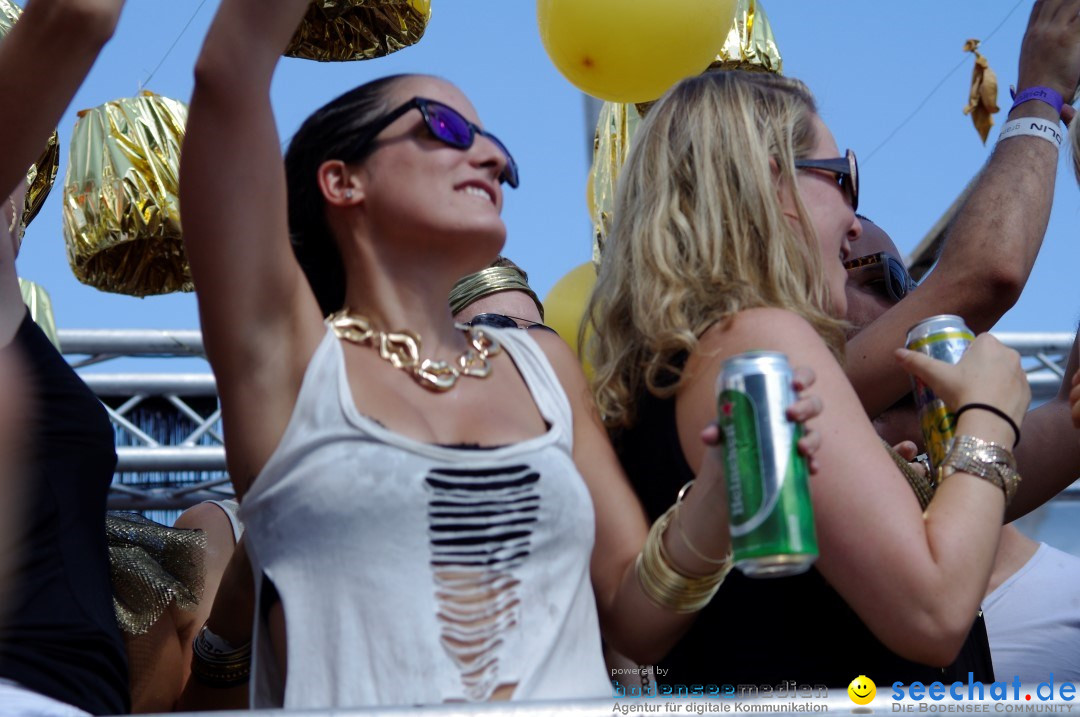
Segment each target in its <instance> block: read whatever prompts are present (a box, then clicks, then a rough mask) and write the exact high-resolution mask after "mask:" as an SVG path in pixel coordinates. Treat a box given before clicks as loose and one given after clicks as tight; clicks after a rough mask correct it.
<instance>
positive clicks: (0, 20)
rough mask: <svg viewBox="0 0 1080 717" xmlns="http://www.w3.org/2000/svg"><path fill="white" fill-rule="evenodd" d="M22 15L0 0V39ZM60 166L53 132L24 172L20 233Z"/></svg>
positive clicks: (58, 139)
mask: <svg viewBox="0 0 1080 717" xmlns="http://www.w3.org/2000/svg"><path fill="white" fill-rule="evenodd" d="M21 15H22V8H20V7H19V6H18V5H16V4H15V3H13V2H11V0H0V38H3V37H4V36H6V35H7V34H8V33H9V32H11V28H12V27H14V26H15V23H16V21H18V19H19V17H20V16H21ZM59 166H60V137H59V136H58V135H57V133H56V132H55V131H54V132H53V133H52V136H51V137H50V138H49V141H48V142H47V143H46V145H45V150H44V151H43V152H42V153H41V156H39V157H38V159H37V161H36V162H34V163H33V164H32V165H30V168H29V169H28V170H26V185H27V190H26V199H25V201H24V202H23V210H22V218H21V227H20V232H21V231H23V230H25V229H26V227H27V226H28V225H29V224H30V222H31V221H33V219H34V217H36V216H37V214H38V212H39V211H40V210H41V205H42V204H44V203H45V198H46V197H48V196H49V192H50V191H52V188H53V183H54V182H55V181H56V171H57V169H58V168H59Z"/></svg>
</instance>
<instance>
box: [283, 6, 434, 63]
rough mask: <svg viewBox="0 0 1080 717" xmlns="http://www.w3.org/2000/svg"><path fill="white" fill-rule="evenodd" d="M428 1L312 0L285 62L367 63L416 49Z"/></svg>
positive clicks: (424, 23) (290, 45)
mask: <svg viewBox="0 0 1080 717" xmlns="http://www.w3.org/2000/svg"><path fill="white" fill-rule="evenodd" d="M430 18H431V0H312V3H311V8H310V9H309V10H308V13H307V15H306V16H305V17H304V21H303V22H302V23H301V24H300V27H299V28H298V29H297V31H296V35H294V36H293V39H292V42H291V43H290V44H289V47H288V48H287V49H286V50H285V56H286V57H299V58H302V59H305V60H319V61H320V62H344V61H348V60H370V59H373V58H376V57H382V56H384V55H389V54H390V53H392V52H397V51H398V50H400V49H402V48H405V47H408V46H409V45H413V44H415V43H416V42H417V41H419V40H420V38H421V37H423V35H424V30H426V29H427V24H428V20H429V19H430Z"/></svg>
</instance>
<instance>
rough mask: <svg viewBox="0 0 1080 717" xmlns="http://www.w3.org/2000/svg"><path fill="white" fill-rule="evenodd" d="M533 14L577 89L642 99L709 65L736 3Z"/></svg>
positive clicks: (697, 0) (551, 1)
mask: <svg viewBox="0 0 1080 717" xmlns="http://www.w3.org/2000/svg"><path fill="white" fill-rule="evenodd" d="M536 16H537V21H538V22H539V24H540V39H541V40H542V41H543V43H544V49H546V50H547V53H548V55H549V56H550V57H551V61H552V62H553V63H555V67H557V68H558V69H559V72H561V73H562V74H563V76H565V77H566V79H568V80H570V82H572V83H573V84H574V85H576V86H577V87H578V88H579V89H580V90H581V91H583V92H586V93H588V94H590V95H593V96H594V97H599V98H601V99H604V100H610V101H611V102H648V101H650V100H655V99H657V98H658V97H660V95H662V94H664V92H666V91H667V90H668V88H669V87H671V86H672V85H674V84H675V83H676V82H678V81H679V80H681V79H683V78H684V77H689V76H691V75H696V74H699V73H701V72H703V71H704V70H705V69H706V68H707V67H708V66H709V64H710V63H711V62H712V61H713V59H714V58H715V57H716V53H717V52H719V51H720V48H721V47H723V45H724V40H725V38H726V37H727V35H728V32H729V31H730V30H731V23H732V20H733V18H734V16H735V0H537V3H536Z"/></svg>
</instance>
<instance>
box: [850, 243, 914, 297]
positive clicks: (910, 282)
mask: <svg viewBox="0 0 1080 717" xmlns="http://www.w3.org/2000/svg"><path fill="white" fill-rule="evenodd" d="M844 268H845V269H847V272H848V276H849V277H851V278H852V279H854V280H856V281H858V280H859V277H860V276H864V277H865V272H870V274H869V276H868V277H865V280H864V281H862V282H861V283H862V284H863V285H865V286H871V285H881V286H882V287H883V289H884V292H883V293H884V294H885V295H887V296H888V297H889V298H890V299H891V300H892V301H893V302H894V303H895V302H897V301H900V300H901V299H903V298H904V297H905V296H907V295H908V294H909V293H910V292H911V290H912V289H914V288H915V287H916V286H917V284H916V283H915V280H914V279H912V278H911V275H910V274H908V272H907V269H905V268H904V265H903V264H902V263H900V260H899V259H897V258H896V257H894V256H892V255H891V254H887V253H886V252H883V251H882V252H878V253H877V254H869V255H868V256H861V257H859V258H858V259H850V260H848V261H845V262H844ZM878 272H880V273H878ZM875 274H877V275H875Z"/></svg>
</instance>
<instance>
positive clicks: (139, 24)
mask: <svg viewBox="0 0 1080 717" xmlns="http://www.w3.org/2000/svg"><path fill="white" fill-rule="evenodd" d="M582 1H584V0H582ZM217 4H218V3H217V0H205V2H204V4H203V6H202V7H201V9H200V10H199V11H198V13H197V14H195V17H194V21H193V22H192V23H191V26H190V27H189V28H188V30H187V31H186V33H184V34H183V36H182V37H181V38H180V39H179V41H178V42H177V44H176V46H175V48H174V49H173V51H172V52H171V54H170V55H169V56H168V58H167V59H165V61H164V62H163V63H162V64H161V66H160V68H159V69H158V70H157V71H156V73H155V74H154V76H153V78H152V79H150V81H149V82H148V83H147V82H146V80H147V77H148V76H149V75H150V74H151V71H152V70H153V69H154V68H155V67H156V66H157V65H158V63H159V62H161V60H162V58H163V56H164V55H165V51H166V50H167V48H168V47H169V45H170V44H171V43H172V42H173V41H174V39H176V37H177V35H178V33H179V32H180V29H181V28H182V27H183V26H184V24H185V23H187V22H188V20H189V19H190V18H191V17H192V15H193V13H195V12H196V8H198V7H199V5H200V0H171V1H170V2H168V3H160V2H138V1H133V2H130V3H128V6H127V8H126V9H125V11H124V16H123V18H122V20H121V24H120V27H119V29H118V31H117V34H116V37H115V38H114V39H113V41H112V42H111V43H110V44H109V46H108V47H107V48H106V49H105V51H104V53H103V54H102V56H101V58H100V60H99V61H98V63H97V65H96V66H95V67H94V70H93V72H92V74H91V76H90V78H89V79H88V80H87V82H86V84H85V85H84V86H83V88H82V89H81V91H80V92H79V94H78V95H77V97H76V99H75V101H74V102H73V104H72V107H71V108H70V110H69V112H68V113H67V115H66V116H65V117H64V119H63V121H62V122H61V125H60V133H61V142H62V143H63V151H62V164H61V170H60V181H59V182H58V186H57V188H56V190H54V192H53V195H52V196H50V198H49V199H48V201H47V203H46V204H45V206H44V208H43V210H42V213H41V215H40V216H39V217H38V219H37V220H36V221H35V222H34V224H33V225H32V226H31V227H30V229H29V231H28V233H27V238H26V241H25V244H24V247H23V252H22V256H21V257H20V259H19V270H20V273H21V274H22V275H23V276H24V277H26V278H29V279H32V280H35V281H37V282H39V283H41V284H43V285H44V286H45V287H46V288H47V289H48V290H49V292H50V293H51V295H52V298H53V302H54V307H55V310H56V315H57V322H58V324H59V325H60V327H61V328H106V327H108V328H151V327H160V328H195V327H197V325H198V320H197V314H196V309H195V301H194V297H193V296H192V295H173V296H166V297H151V298H147V299H136V298H132V297H125V296H115V295H110V294H105V293H102V292H99V291H97V290H96V289H92V288H90V287H86V286H83V285H81V284H79V283H78V282H77V281H76V280H75V279H74V277H73V276H72V274H71V271H70V269H69V268H68V266H67V258H66V254H65V251H64V246H63V239H62V235H61V228H60V204H61V203H60V186H61V185H60V183H62V181H63V174H64V171H65V169H66V164H67V162H66V158H67V140H68V138H69V137H70V134H71V128H72V125H73V124H74V120H75V111H77V110H79V109H83V108H87V107H93V106H95V105H98V104H100V103H102V102H105V101H107V100H111V99H115V98H117V97H123V96H130V95H133V94H135V93H136V92H137V91H138V90H139V89H140V87H141V86H143V84H144V83H145V86H146V88H147V89H151V90H154V91H155V92H158V93H160V94H163V95H167V96H170V97H173V98H176V99H180V100H185V101H186V100H187V98H188V97H189V96H190V93H191V85H192V67H193V63H194V58H195V56H196V54H197V52H198V49H199V46H200V45H201V42H202V38H203V36H204V34H205V32H206V28H207V26H208V24H209V22H210V20H211V18H212V16H213V13H214V11H215V9H216V7H217ZM1031 4H1032V3H1031V0H1023V1H1022V2H1020V3H1019V4H1018V3H1017V2H1016V0H953V1H952V2H948V3H942V2H935V3H930V2H928V1H926V0H916V1H915V2H908V3H898V2H888V1H876V2H868V1H867V0H829V2H809V1H808V0H766V1H765V3H764V7H765V9H766V11H767V12H768V14H769V17H770V19H771V21H772V25H773V28H774V31H775V34H776V37H777V39H778V42H779V44H780V47H781V51H782V53H783V55H784V63H785V74H788V75H790V76H794V77H798V78H800V79H803V80H804V81H806V82H807V83H808V84H809V86H810V87H811V88H812V89H813V90H814V92H815V93H816V95H817V97H818V100H819V103H820V106H821V111H822V115H823V117H824V119H825V121H826V122H827V124H828V125H829V126H830V128H831V129H832V131H833V133H834V135H835V136H836V138H837V142H838V144H839V145H840V146H841V147H851V148H853V149H855V150H856V152H857V153H858V154H859V156H860V157H861V159H862V161H861V169H862V172H863V176H862V205H861V207H860V209H861V210H862V212H863V213H865V214H867V215H868V216H870V217H872V218H874V219H875V220H876V221H877V222H878V223H879V224H880V225H881V226H883V227H885V228H886V229H887V230H888V231H889V232H890V233H891V234H892V235H893V237H894V238H895V239H896V241H897V244H898V245H899V246H900V248H901V250H903V251H904V252H907V251H908V250H910V249H911V248H913V247H914V246H915V244H917V243H918V241H919V239H921V238H922V236H923V235H924V234H925V233H926V232H927V230H928V229H929V228H930V227H931V226H932V225H933V224H934V222H935V221H936V220H937V219H938V217H939V216H940V215H941V213H942V212H943V211H944V210H945V209H946V208H947V207H948V206H949V204H950V203H951V202H952V200H953V199H954V198H955V196H956V195H957V193H958V192H959V191H960V190H961V189H962V188H963V187H964V185H965V184H966V183H967V181H968V180H969V179H970V178H971V177H972V176H973V175H974V174H975V173H976V172H977V171H978V169H979V168H980V166H981V165H982V164H983V163H984V162H985V160H986V158H987V156H988V153H989V151H990V147H989V146H983V144H982V143H981V142H980V140H979V139H978V137H977V135H976V133H975V131H974V129H973V128H972V125H971V120H970V118H968V117H966V116H964V115H962V114H961V108H962V107H963V106H964V104H965V103H966V101H967V91H968V83H969V80H970V74H971V66H972V63H973V58H972V57H971V56H970V55H967V56H965V55H964V53H963V52H962V51H961V48H962V46H963V44H964V41H965V40H966V39H967V38H969V37H976V38H982V39H984V44H983V47H982V51H983V54H984V55H986V57H987V58H988V59H989V60H990V63H991V67H993V68H994V70H996V71H997V73H998V77H999V81H1000V84H1001V96H1000V104H1001V105H1003V107H1008V94H1007V93H1008V85H1009V83H1011V82H1014V81H1015V77H1016V64H1017V57H1018V54H1019V46H1020V39H1021V37H1022V35H1023V31H1024V27H1025V24H1026V22H1027V16H1028V13H1029V10H1030V7H1031ZM432 5H433V14H432V20H431V24H430V26H429V28H428V31H427V34H426V36H425V37H424V39H423V40H422V41H421V42H420V43H419V44H418V45H417V46H415V47H412V48H409V49H407V50H404V51H401V52H399V53H397V54H395V55H392V56H390V57H387V58H383V59H379V60H375V61H369V62H363V63H348V64H341V65H326V64H319V63H313V62H306V61H301V60H284V61H283V62H282V65H281V67H280V69H279V71H278V75H277V77H276V80H275V84H274V88H273V101H274V106H275V108H276V111H277V118H278V125H279V128H280V131H281V134H282V138H283V140H285V139H287V138H288V137H289V136H290V135H291V134H292V132H293V131H294V130H295V129H296V127H297V126H298V125H299V124H300V122H301V121H302V120H303V118H304V117H305V116H306V115H307V114H308V113H309V112H310V111H311V110H313V109H315V108H316V107H317V106H319V105H320V104H322V103H323V102H325V101H327V100H329V99H331V98H332V97H334V96H336V95H338V94H340V93H341V92H343V91H345V90H347V89H349V88H351V87H352V86H355V85H357V84H360V83H363V82H365V81H367V80H369V79H372V78H375V77H378V76H381V75H384V74H390V73H395V72H414V71H415V72H429V73H433V74H438V75H441V76H444V77H446V78H447V79H449V80H451V81H453V82H455V83H457V84H458V85H459V86H460V87H462V88H463V89H464V91H465V92H466V94H468V95H469V96H470V98H471V99H472V100H473V103H474V104H475V105H476V107H477V108H478V110H479V112H480V115H481V117H482V119H483V121H484V123H485V125H486V126H487V128H488V129H490V130H491V131H493V132H495V133H496V134H498V136H499V137H500V138H501V139H502V140H503V141H504V142H505V143H506V144H507V145H508V146H509V147H510V149H511V151H512V152H513V153H514V155H515V157H516V158H517V160H518V163H519V165H520V166H521V173H522V185H521V188H520V189H519V190H517V191H516V192H510V193H509V195H508V199H507V202H506V210H505V218H506V222H507V225H508V227H509V241H508V245H507V248H506V251H505V253H506V254H507V255H508V256H510V257H511V258H513V259H514V260H515V261H517V262H518V263H520V264H521V265H522V266H524V267H525V268H526V269H527V270H528V271H529V273H530V275H531V277H532V279H533V283H534V286H535V287H536V289H537V290H538V292H539V293H540V294H541V295H542V296H543V295H544V294H546V292H547V291H548V289H550V287H551V286H552V285H553V284H554V283H555V282H556V281H557V280H558V279H559V278H560V277H561V276H562V275H563V274H564V273H566V272H567V271H569V270H570V269H571V268H573V267H574V266H576V265H578V264H580V263H582V262H584V261H586V260H587V259H588V258H589V256H590V227H589V220H588V216H587V211H586V205H585V180H586V174H587V171H588V156H587V147H588V145H589V136H590V134H591V130H589V131H587V130H586V127H585V114H584V103H583V99H582V95H581V94H580V93H579V92H578V91H577V90H576V89H575V88H574V87H573V86H571V85H570V84H569V83H568V82H566V81H565V80H564V79H563V78H562V77H561V76H560V75H559V74H558V72H557V71H556V70H555V68H554V67H553V66H552V65H551V63H550V61H549V60H548V58H547V55H546V54H545V52H544V50H543V47H542V46H541V44H540V40H539V34H538V31H537V25H536V16H535V3H533V2H531V0H433V3H432ZM1010 11H1011V14H1010ZM1003 20H1004V23H1003V24H1002V21H1003ZM999 25H1000V29H998V30H997V32H996V34H994V35H993V37H990V38H989V39H987V36H988V35H989V34H990V33H991V31H992V30H994V29H995V28H998V26H999ZM597 31H598V32H600V31H602V28H601V29H598V30H597ZM965 57H966V59H965ZM960 62H963V65H962V66H961V67H960V69H959V70H957V71H956V72H954V73H953V74H952V75H951V76H949V77H948V79H946V80H945V81H944V83H943V84H942V85H941V87H940V89H938V90H937V91H936V92H935V93H934V94H933V95H932V96H931V97H929V99H927V96H928V94H929V93H930V90H931V89H932V88H934V87H935V86H936V85H938V83H939V82H941V81H942V80H943V78H945V77H946V75H947V74H948V73H949V71H950V70H952V69H953V68H954V67H955V66H956V65H957V64H958V63H960ZM924 100H925V101H926V102H925V106H924V107H922V109H921V110H919V112H918V113H917V114H916V115H915V117H914V118H913V119H912V120H911V121H909V122H908V123H907V124H905V125H904V126H903V127H902V128H901V129H900V130H899V131H898V132H896V134H895V135H894V136H893V137H892V138H891V139H890V140H889V141H888V142H886V143H885V144H884V145H881V143H882V141H883V140H885V139H886V137H888V136H889V135H890V134H891V133H892V132H893V131H894V130H895V129H896V128H897V126H898V125H900V124H901V121H902V120H903V119H904V118H905V117H907V116H908V115H909V114H910V113H911V112H912V111H913V110H915V109H916V107H918V106H919V105H920V103H923V102H924ZM1004 114H1005V112H1004V111H1003V112H1002V113H1001V114H999V115H998V116H997V118H996V121H997V123H998V124H1000V123H1001V122H1002V121H1004ZM995 134H996V130H995V131H992V134H991V138H993V136H994V135H995ZM990 144H991V146H992V139H991V143H990ZM879 145H881V146H880V147H879ZM875 148H876V149H877V151H876V153H874V154H873V155H872V156H870V154H871V152H872V151H873V150H875ZM1078 209H1080V192H1078V190H1077V186H1076V182H1075V180H1074V179H1073V178H1072V175H1071V173H1070V172H1069V168H1068V164H1067V162H1066V161H1065V160H1064V154H1063V160H1062V162H1061V164H1060V172H1059V176H1058V190H1057V196H1056V198H1055V205H1054V212H1053V216H1052V219H1051V223H1050V228H1049V231H1048V233H1047V238H1046V243H1045V246H1044V249H1043V251H1042V254H1041V255H1040V257H1039V261H1038V263H1037V264H1036V267H1035V271H1034V273H1033V275H1032V278H1031V281H1030V283H1029V285H1028V288H1027V289H1026V291H1025V292H1024V295H1023V297H1022V298H1021V300H1020V303H1019V304H1018V306H1017V307H1016V308H1015V309H1014V310H1013V311H1011V312H1010V313H1009V314H1008V315H1007V316H1006V317H1005V318H1004V319H1003V320H1002V322H1001V323H1000V324H999V327H998V328H999V329H1001V330H1009V331H1071V330H1072V327H1073V326H1074V325H1075V320H1076V318H1077V316H1078V315H1080V291H1078V290H1077V288H1076V287H1077V282H1076V281H1075V278H1074V277H1075V275H1076V274H1077V271H1078V269H1080V266H1078V264H1080V262H1078V261H1077V259H1078V258H1080V252H1078V251H1077V250H1076V248H1075V244H1076V242H1077V234H1080V231H1078V226H1077V225H1078V221H1077V220H1078Z"/></svg>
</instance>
